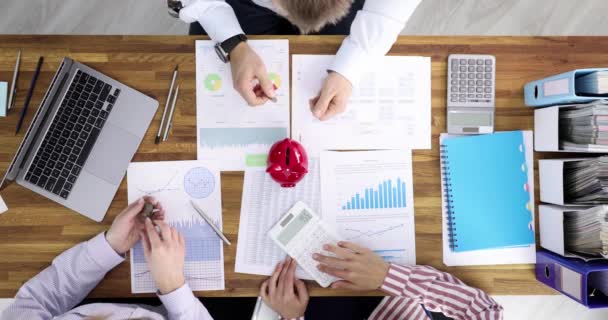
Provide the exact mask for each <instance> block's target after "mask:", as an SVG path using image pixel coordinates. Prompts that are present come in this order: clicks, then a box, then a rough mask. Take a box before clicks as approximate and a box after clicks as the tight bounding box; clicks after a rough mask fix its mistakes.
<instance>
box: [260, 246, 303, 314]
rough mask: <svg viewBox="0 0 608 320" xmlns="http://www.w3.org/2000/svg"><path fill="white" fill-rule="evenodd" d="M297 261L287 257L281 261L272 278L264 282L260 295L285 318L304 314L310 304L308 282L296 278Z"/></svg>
mask: <svg viewBox="0 0 608 320" xmlns="http://www.w3.org/2000/svg"><path fill="white" fill-rule="evenodd" d="M296 266H297V264H296V261H295V260H293V259H291V258H289V257H287V258H286V259H285V261H281V262H279V264H278V265H277V267H276V268H275V270H274V273H273V274H272V276H270V278H268V279H267V280H266V281H264V282H263V283H262V287H261V288H260V296H261V297H262V299H263V300H264V302H265V303H266V304H267V305H268V306H270V307H271V308H272V309H273V310H274V311H276V312H278V313H279V314H280V315H281V317H282V318H283V319H294V318H299V317H301V316H303V315H304V311H306V306H307V305H308V291H307V290H306V284H305V283H304V281H302V280H300V279H296V276H295V274H296Z"/></svg>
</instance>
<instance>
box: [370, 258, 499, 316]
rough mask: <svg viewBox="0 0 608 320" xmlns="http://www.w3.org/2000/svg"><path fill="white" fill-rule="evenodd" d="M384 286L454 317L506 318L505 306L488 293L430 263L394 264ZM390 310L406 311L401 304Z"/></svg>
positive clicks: (388, 290) (432, 309)
mask: <svg viewBox="0 0 608 320" xmlns="http://www.w3.org/2000/svg"><path fill="white" fill-rule="evenodd" d="M381 289H382V290H383V291H384V292H386V293H388V294H390V295H392V296H399V297H403V298H408V299H407V300H410V302H411V303H413V304H423V305H424V307H425V308H426V309H427V310H429V311H432V312H441V313H443V314H444V315H446V316H448V317H451V318H454V319H484V320H485V319H488V320H498V319H502V310H503V309H502V307H501V306H500V305H499V304H498V303H497V302H496V301H494V300H493V299H492V298H490V296H488V295H487V294H486V293H485V292H483V291H481V290H479V289H477V288H472V287H469V286H467V285H466V284H464V283H463V282H462V281H460V280H459V279H457V278H456V277H454V276H452V275H451V274H449V273H445V272H441V271H438V270H436V269H435V268H433V267H429V266H401V265H396V264H391V266H390V268H389V271H388V274H387V275H386V278H385V279H384V283H383V284H382V286H381ZM388 309H391V310H389V311H393V312H403V310H402V309H401V308H399V307H397V306H395V307H393V308H390V307H389V308H388ZM395 316H398V315H397V314H395Z"/></svg>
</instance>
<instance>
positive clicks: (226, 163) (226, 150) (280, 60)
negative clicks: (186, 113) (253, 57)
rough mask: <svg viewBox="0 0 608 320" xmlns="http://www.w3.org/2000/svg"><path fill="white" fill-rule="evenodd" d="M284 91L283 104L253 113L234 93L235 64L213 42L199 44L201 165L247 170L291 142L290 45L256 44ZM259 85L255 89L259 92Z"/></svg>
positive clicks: (280, 92)
mask: <svg viewBox="0 0 608 320" xmlns="http://www.w3.org/2000/svg"><path fill="white" fill-rule="evenodd" d="M248 43H249V45H250V46H251V47H252V48H253V50H255V51H256V52H257V53H258V55H259V56H260V58H261V59H262V61H264V64H265V65H266V69H267V71H268V73H269V76H270V78H271V80H272V81H273V82H274V83H275V85H276V86H277V87H278V89H277V90H276V93H277V100H278V102H277V103H273V102H272V101H269V102H268V103H266V104H264V105H263V106H258V107H250V106H248V105H247V103H246V102H245V100H244V99H243V98H242V97H241V96H240V95H239V93H238V92H237V91H236V90H234V88H233V85H232V74H231V71H230V64H227V63H223V62H221V61H220V60H219V59H218V57H217V54H216V53H215V51H214V49H213V45H214V43H213V42H212V41H208V40H198V41H196V130H197V135H196V136H197V146H198V149H197V150H198V159H199V160H208V159H218V160H220V161H219V162H218V163H219V165H220V167H219V169H220V170H222V171H224V170H244V169H245V164H246V162H256V161H262V160H265V159H266V158H265V155H266V153H267V152H268V149H269V148H270V146H271V145H272V144H273V143H274V142H276V141H278V140H281V139H283V138H286V137H288V136H289V93H290V90H289V89H290V88H289V43H288V41H287V40H250V41H248ZM253 85H254V84H252V86H253Z"/></svg>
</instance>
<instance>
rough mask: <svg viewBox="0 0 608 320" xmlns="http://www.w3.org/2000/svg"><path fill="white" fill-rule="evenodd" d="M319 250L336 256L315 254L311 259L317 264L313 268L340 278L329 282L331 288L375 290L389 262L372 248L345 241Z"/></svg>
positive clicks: (386, 270) (384, 276) (381, 281)
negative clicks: (315, 267)
mask: <svg viewBox="0 0 608 320" xmlns="http://www.w3.org/2000/svg"><path fill="white" fill-rule="evenodd" d="M323 249H324V250H326V251H329V252H331V253H333V254H335V255H336V257H329V256H325V255H322V254H318V253H315V254H314V255H313V259H315V260H316V261H318V262H319V263H320V264H319V265H318V266H317V268H318V269H319V270H320V271H322V272H325V273H327V274H329V275H331V276H334V277H337V278H341V279H343V280H339V281H336V282H334V283H332V285H331V287H332V288H334V289H348V290H360V291H363V290H376V289H378V288H380V286H381V285H382V283H383V282H384V278H386V274H387V273H388V269H389V264H388V263H387V262H386V261H384V260H383V259H382V258H381V257H380V256H378V255H377V254H375V253H374V252H373V251H372V250H370V249H367V248H364V247H361V246H359V245H356V244H354V243H351V242H347V241H340V242H338V246H333V245H330V244H326V245H324V246H323Z"/></svg>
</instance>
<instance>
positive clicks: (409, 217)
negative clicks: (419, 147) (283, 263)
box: [321, 150, 416, 264]
mask: <svg viewBox="0 0 608 320" xmlns="http://www.w3.org/2000/svg"><path fill="white" fill-rule="evenodd" d="M411 168H412V166H411V151H401V150H389V151H355V152H330V151H327V152H322V153H321V197H322V199H321V205H322V210H321V211H322V213H323V219H324V220H326V221H327V222H328V224H330V225H333V226H335V228H336V232H338V234H339V235H340V236H341V238H342V239H343V240H346V241H351V242H354V243H357V244H359V245H362V246H365V247H367V248H369V249H371V250H373V251H374V252H376V253H377V254H379V255H380V256H382V257H383V258H384V259H385V260H386V261H390V262H396V263H406V264H413V263H415V262H416V249H415V234H414V196H413V188H412V169H411Z"/></svg>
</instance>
